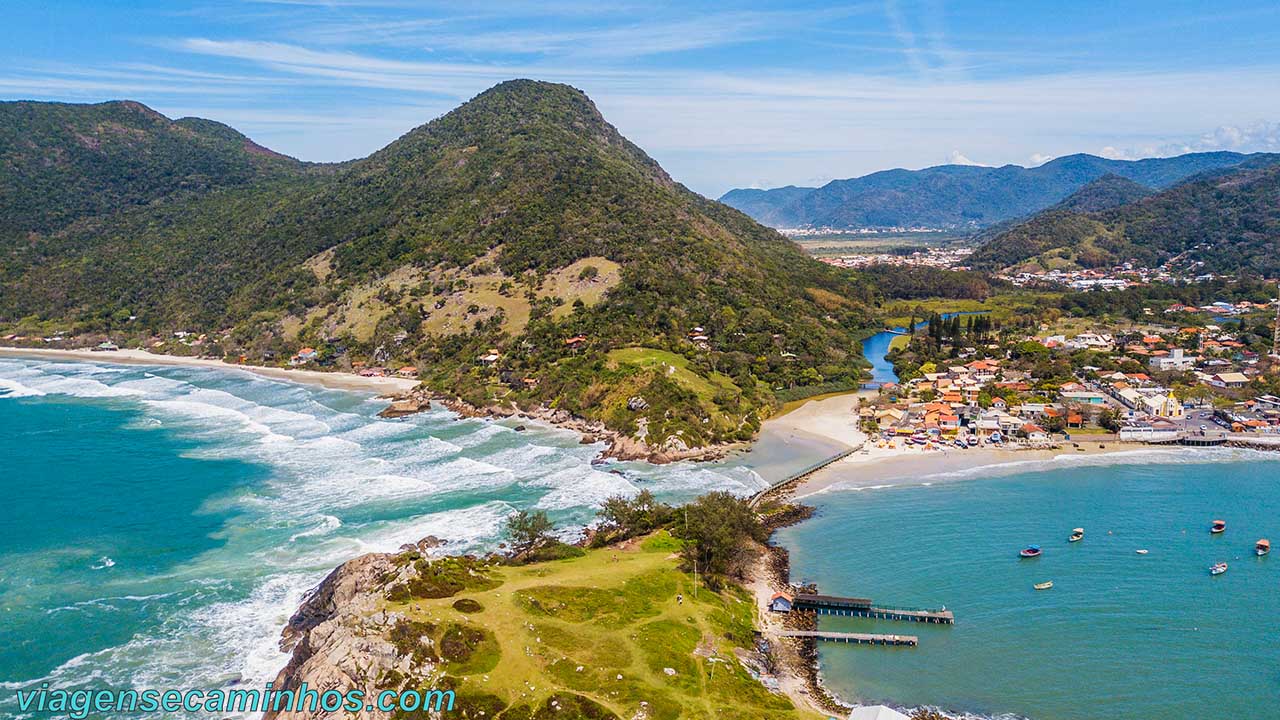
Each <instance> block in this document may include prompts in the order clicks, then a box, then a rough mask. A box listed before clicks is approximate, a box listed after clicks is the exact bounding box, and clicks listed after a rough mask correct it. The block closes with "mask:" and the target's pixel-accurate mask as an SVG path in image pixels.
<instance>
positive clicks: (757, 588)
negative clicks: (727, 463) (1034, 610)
mask: <svg viewBox="0 0 1280 720" xmlns="http://www.w3.org/2000/svg"><path fill="white" fill-rule="evenodd" d="M857 401H858V395H857V394H855V393H851V394H848V395H841V396H836V397H830V398H822V399H818V400H815V401H814V402H811V403H806V404H805V405H802V406H800V407H798V408H796V409H794V410H792V411H791V412H789V413H787V414H786V415H784V416H782V417H779V418H776V419H773V420H770V421H767V422H766V427H768V426H769V424H770V423H773V428H772V430H773V431H774V432H789V433H803V434H809V435H817V436H821V437H823V438H825V439H827V440H831V441H836V442H837V443H839V444H840V445H842V446H843V447H845V448H851V447H856V446H857V445H859V444H861V445H862V447H863V448H865V449H863V450H861V451H860V452H855V453H854V454H852V455H849V456H848V457H845V458H843V459H841V460H839V461H837V462H835V463H833V464H831V465H829V466H827V467H825V468H823V469H821V470H819V471H817V472H815V473H813V474H811V475H808V476H806V477H804V478H801V479H800V480H799V481H798V482H795V483H793V484H790V485H787V486H785V487H781V488H778V489H777V490H776V491H774V492H771V493H770V494H769V495H768V496H767V500H766V501H772V502H773V503H776V504H777V505H780V506H783V507H787V508H791V510H790V512H787V513H785V515H786V517H785V519H784V520H783V521H782V522H778V523H776V524H773V523H771V524H770V526H769V530H770V535H769V538H768V539H767V540H766V541H765V545H764V547H763V549H762V552H760V554H759V555H758V556H757V557H756V558H755V559H753V560H752V561H751V563H750V565H749V575H750V580H749V581H748V582H747V583H745V587H746V588H747V589H748V591H749V592H750V593H751V594H752V597H753V600H754V602H755V603H756V609H757V612H758V617H759V629H760V632H761V634H762V636H763V637H764V638H765V639H766V640H768V642H769V643H770V645H771V646H773V647H775V648H776V656H777V662H778V671H777V673H776V675H777V679H778V690H779V691H780V692H781V693H782V694H784V695H785V696H787V697H788V698H789V699H790V700H791V701H792V702H793V703H795V704H796V705H797V706H800V707H805V708H809V709H812V710H815V711H818V712H822V713H826V714H833V715H836V716H844V715H846V714H848V713H849V712H850V711H851V710H852V709H853V708H856V707H858V706H859V705H860V704H859V703H858V702H856V701H849V700H847V699H845V698H842V697H840V696H839V695H837V694H836V693H834V692H833V691H832V690H831V689H830V688H828V687H827V686H826V685H825V684H824V683H823V677H822V668H821V666H820V662H819V653H818V647H817V642H816V641H814V640H812V639H805V640H798V639H792V638H780V637H778V636H777V633H778V632H780V631H783V630H812V629H815V627H814V625H815V623H814V621H813V619H812V618H808V617H802V616H799V615H797V614H796V613H787V614H778V613H773V612H770V611H769V609H768V605H769V602H770V600H771V597H772V595H773V594H774V593H775V592H788V593H795V592H796V591H797V588H796V587H795V586H793V585H791V584H790V583H791V577H790V571H791V567H790V565H791V564H790V550H789V548H787V547H785V546H783V545H779V544H775V541H774V536H775V534H776V531H777V530H780V529H782V528H784V527H788V526H791V525H797V524H799V523H802V522H804V521H805V520H807V519H808V518H809V517H811V516H812V515H813V513H814V512H815V510H816V508H815V507H814V506H813V505H812V504H810V503H807V502H806V501H808V500H810V499H812V498H814V497H815V496H820V495H823V494H827V493H833V492H859V491H862V490H868V489H882V488H893V487H904V486H922V485H934V484H943V483H950V482H958V481H962V480H965V479H977V478H982V477H989V476H991V475H997V474H1009V473H1016V472H1045V471H1048V470H1051V469H1054V466H1053V465H1052V464H1053V463H1062V467H1070V463H1071V461H1072V460H1073V459H1077V458H1078V459H1082V460H1085V461H1086V462H1088V461H1090V459H1093V458H1104V457H1111V458H1115V459H1122V458H1123V457H1124V456H1147V457H1150V456H1151V455H1152V454H1160V455H1179V454H1183V453H1186V452H1188V451H1192V450H1197V449H1201V450H1202V449H1203V448H1193V447H1184V446H1167V445H1151V444H1145V443H1120V442H1118V441H1117V439H1116V438H1115V437H1114V436H1084V437H1077V438H1076V439H1073V440H1072V441H1068V442H1067V443H1065V444H1062V445H1060V446H1058V447H1050V448H1029V447H1018V448H994V447H979V448H971V449H964V450H962V449H959V448H954V449H951V448H946V449H941V450H932V451H925V450H921V449H917V448H916V447H914V446H911V447H899V448H894V449H889V448H887V447H877V446H876V445H875V444H874V441H873V440H872V439H871V438H869V437H868V436H867V435H866V434H865V433H862V432H861V431H859V430H857V428H856V425H857V417H856V414H855V410H856V407H857ZM763 432H764V430H763V429H762V434H763ZM817 459H820V458H815V460H817ZM984 471H985V472H984ZM802 591H803V592H819V591H820V590H819V589H818V587H817V586H809V587H805V588H803V589H802ZM852 680H853V681H854V682H856V681H857V679H856V678H852Z"/></svg>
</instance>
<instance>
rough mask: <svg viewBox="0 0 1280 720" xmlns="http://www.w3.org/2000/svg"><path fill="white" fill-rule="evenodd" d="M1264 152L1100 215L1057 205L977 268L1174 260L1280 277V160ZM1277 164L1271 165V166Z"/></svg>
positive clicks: (1190, 266) (977, 257)
mask: <svg viewBox="0 0 1280 720" xmlns="http://www.w3.org/2000/svg"><path fill="white" fill-rule="evenodd" d="M1278 159H1280V157H1277V156H1260V157H1258V158H1255V159H1253V160H1251V161H1250V162H1249V163H1247V164H1246V166H1244V167H1242V168H1239V169H1237V170H1235V171H1234V172H1225V173H1224V172H1211V173H1207V174H1205V175H1203V176H1200V177H1197V178H1195V179H1192V180H1189V181H1187V182H1185V183H1182V184H1180V185H1176V186H1174V187H1172V188H1169V189H1168V190H1165V191H1163V192H1160V193H1158V194H1156V195H1152V196H1150V197H1146V198H1144V199H1141V200H1138V201H1137V202H1132V203H1128V204H1125V205H1120V206H1118V207H1113V208H1110V209H1105V210H1100V211H1097V212H1078V211H1075V210H1072V209H1071V208H1062V209H1055V210H1053V211H1050V212H1045V213H1042V214H1040V215H1037V216H1035V217H1033V218H1031V219H1030V220H1028V221H1026V222H1024V223H1022V224H1020V225H1017V226H1015V227H1013V228H1011V229H1009V230H1007V231H1006V232H1004V233H1001V234H1000V235H998V236H996V237H995V238H993V239H992V240H991V241H990V242H988V243H987V244H986V245H983V246H982V247H980V248H979V249H978V250H977V251H976V252H974V254H973V255H971V256H970V264H971V265H972V266H974V267H978V268H987V269H998V268H1006V267H1011V266H1027V267H1031V268H1049V269H1051V268H1077V267H1103V266H1111V265H1115V264H1117V263H1121V262H1126V261H1134V262H1136V263H1138V264H1140V265H1146V266H1155V265H1159V264H1161V263H1165V262H1168V263H1170V264H1171V265H1172V266H1174V267H1177V268H1180V269H1182V270H1185V271H1194V272H1213V273H1224V274H1234V273H1239V272H1251V273H1256V274H1261V275H1264V276H1267V277H1275V276H1276V275H1277V274H1280V165H1277V164H1274V163H1275V161H1276V160H1278ZM1268 163H1271V164H1268Z"/></svg>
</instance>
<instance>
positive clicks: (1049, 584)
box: [1031, 580, 1053, 590]
mask: <svg viewBox="0 0 1280 720" xmlns="http://www.w3.org/2000/svg"><path fill="white" fill-rule="evenodd" d="M1031 587H1033V588H1035V589H1037V590H1048V589H1049V588H1051V587H1053V581H1052V580H1049V581H1047V582H1042V583H1036V584H1035V585H1032V586H1031Z"/></svg>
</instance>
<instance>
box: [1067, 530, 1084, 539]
mask: <svg viewBox="0 0 1280 720" xmlns="http://www.w3.org/2000/svg"><path fill="white" fill-rule="evenodd" d="M1083 539H1084V528H1076V529H1075V530H1072V531H1071V537H1069V538H1067V542H1080V541H1081V540H1083Z"/></svg>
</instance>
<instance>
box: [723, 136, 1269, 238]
mask: <svg viewBox="0 0 1280 720" xmlns="http://www.w3.org/2000/svg"><path fill="white" fill-rule="evenodd" d="M1250 157H1251V156H1250V155H1244V154H1240V153H1233V152H1210V153H1193V154H1189V155H1180V156H1177V157H1171V158H1150V159H1146V160H1109V159H1107V158H1101V157H1097V156H1094V155H1086V154H1078V155H1068V156H1065V157H1060V158H1057V159H1055V160H1051V161H1050V162H1047V163H1045V164H1043V165H1040V166H1037V167H1033V168H1025V167H1021V166H1018V165H1005V166H1003V167H979V166H974V165H939V166H937V167H931V168H925V169H923V170H901V169H899V170H885V171H883V172H877V173H872V174H870V175H865V176H863V177H858V178H853V179H849V180H833V181H832V182H829V183H827V184H826V185H823V186H822V187H820V188H806V187H795V186H788V187H783V188H777V189H773V190H747V189H744V190H730V191H729V192H727V193H725V194H724V195H723V196H722V197H721V198H720V201H721V202H723V203H725V204H726V205H730V206H732V207H735V208H738V209H739V210H741V211H743V212H745V213H747V214H748V215H750V216H751V217H753V218H755V219H756V220H758V221H760V222H762V223H764V224H766V225H770V226H772V227H779V228H793V227H823V228H837V229H862V228H895V227H927V228H935V229H948V228H951V229H979V228H983V227H986V226H989V225H993V224H995V223H999V222H1002V221H1006V220H1012V219H1016V218H1021V217H1026V216H1029V215H1031V214H1033V213H1036V212H1039V211H1041V210H1044V209H1046V208H1048V207H1051V206H1053V205H1054V204H1056V203H1059V202H1061V201H1063V200H1065V199H1066V198H1067V197H1069V196H1070V195H1071V194H1072V193H1075V192H1076V191H1078V190H1080V189H1081V188H1083V187H1085V186H1086V185H1088V184H1089V183H1091V182H1093V181H1095V180H1098V179H1100V178H1102V177H1104V176H1107V175H1113V176H1115V177H1116V178H1122V179H1126V180H1131V181H1133V182H1134V183H1137V184H1138V185H1141V186H1145V187H1148V188H1153V189H1156V190H1160V189H1163V188H1167V187H1169V186H1171V185H1173V184H1175V183H1177V182H1178V181H1180V180H1183V179H1185V178H1188V177H1190V176H1192V175H1196V174H1198V173H1202V172H1205V171H1210V170H1220V169H1224V168H1231V167H1234V166H1236V165H1239V164H1241V163H1243V162H1245V161H1246V160H1248V159H1249V158H1250Z"/></svg>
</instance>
